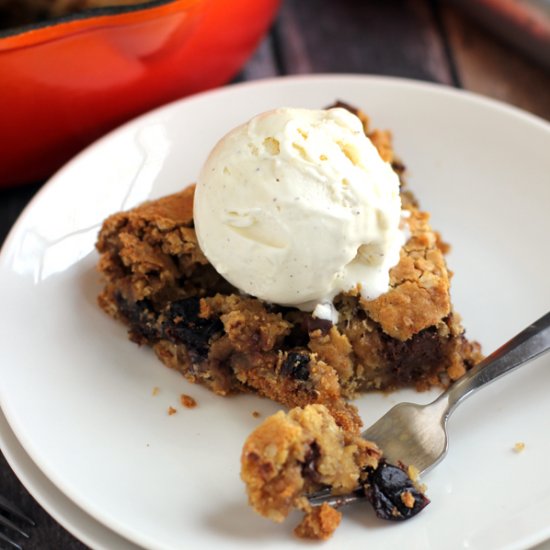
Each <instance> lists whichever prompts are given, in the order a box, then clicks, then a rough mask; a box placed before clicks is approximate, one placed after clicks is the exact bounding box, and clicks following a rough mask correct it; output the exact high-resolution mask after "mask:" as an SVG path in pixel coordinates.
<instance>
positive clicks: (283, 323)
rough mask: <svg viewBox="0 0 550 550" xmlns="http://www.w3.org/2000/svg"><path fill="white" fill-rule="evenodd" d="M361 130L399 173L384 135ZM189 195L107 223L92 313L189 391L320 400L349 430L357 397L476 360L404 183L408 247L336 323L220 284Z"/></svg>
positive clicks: (433, 244) (424, 217)
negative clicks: (96, 307) (99, 311)
mask: <svg viewBox="0 0 550 550" xmlns="http://www.w3.org/2000/svg"><path fill="white" fill-rule="evenodd" d="M359 115H360V116H361V117H362V119H363V122H364V124H365V125H367V123H368V122H367V119H366V118H365V117H364V115H362V113H359ZM366 131H367V132H368V130H366ZM368 133H369V136H370V137H371V139H372V140H373V142H374V143H375V145H376V146H377V147H378V148H379V150H380V153H381V154H382V155H383V156H384V158H385V159H386V160H388V161H390V162H392V165H393V166H394V169H395V170H396V171H397V172H398V173H401V172H402V170H403V167H402V164H401V163H400V162H399V161H398V160H396V159H395V158H394V155H393V149H392V148H391V136H390V135H389V133H387V132H386V133H384V132H379V131H374V132H368ZM193 193H194V187H193V186H190V187H188V188H186V189H185V190H183V191H181V192H179V193H176V194H173V195H170V196H167V197H164V198H161V199H158V200H155V201H151V202H148V203H145V204H143V205H141V206H138V207H137V208H134V209H133V210H130V211H128V212H119V213H117V214H114V215H112V216H111V217H109V218H108V219H107V220H106V221H105V222H104V224H103V227H102V228H101V231H100V233H99V238H98V241H97V249H98V251H99V253H100V255H101V257H100V261H99V271H100V272H101V274H102V277H103V280H104V283H105V284H104V288H103V291H102V292H101V294H100V296H99V304H100V306H101V307H102V308H103V309H104V310H105V311H106V312H107V313H108V314H109V315H111V316H112V317H114V318H116V319H118V320H120V321H122V322H123V323H125V324H126V325H127V326H128V329H129V335H130V338H131V339H132V340H134V341H135V342H137V343H138V344H147V345H150V346H151V347H152V348H153V349H154V351H155V352H156V354H157V355H158V357H159V358H160V359H161V361H162V362H163V363H165V364H166V365H167V366H169V367H171V368H174V369H176V370H178V371H180V372H181V373H182V374H183V375H184V376H185V377H186V378H187V379H189V380H191V381H192V382H198V383H201V384H204V385H206V386H207V387H209V388H210V389H212V390H213V391H214V392H216V393H218V394H220V395H227V394H229V393H234V392H243V391H249V392H256V393H259V394H260V395H263V396H266V397H269V398H271V399H273V400H275V401H278V402H279V403H282V404H283V405H285V406H287V407H294V406H305V405H307V404H311V403H322V404H325V405H326V406H327V407H328V408H329V409H330V411H331V413H332V414H333V415H334V416H335V418H336V419H337V422H338V423H339V424H340V425H342V426H344V427H346V428H347V429H350V428H351V427H353V426H358V425H360V420H359V418H358V416H357V413H356V410H355V408H354V407H353V406H352V405H349V404H348V403H347V402H346V399H349V398H352V397H354V396H355V395H356V394H357V393H358V392H363V391H367V390H372V389H379V390H380V389H381V390H391V389H395V388H399V387H403V386H414V387H417V388H418V389H425V388H428V387H430V386H433V385H442V386H446V385H448V384H449V383H450V381H452V380H455V379H457V378H458V377H460V376H461V375H462V374H463V373H464V372H465V371H466V370H467V369H468V368H470V367H471V366H473V365H474V364H475V363H476V362H477V361H479V359H480V358H481V355H480V351H479V346H478V345H477V344H476V343H473V342H469V341H468V340H467V339H466V338H465V336H464V329H463V327H462V325H461V323H460V318H459V317H458V316H457V314H456V313H454V311H453V309H452V305H451V300H450V294H449V284H450V274H449V272H448V270H447V267H446V264H445V259H444V254H443V253H444V251H445V245H444V244H443V243H442V241H441V240H440V238H439V236H438V234H437V233H435V232H434V231H433V230H432V228H431V227H430V224H429V215H428V214H427V213H425V212H422V211H421V210H420V209H419V208H418V206H417V204H416V202H415V200H414V198H413V197H412V195H411V194H410V192H408V191H406V189H405V187H404V186H402V193H401V194H402V202H403V208H404V209H405V211H406V212H408V214H407V216H408V217H406V218H404V222H405V223H406V225H407V226H408V232H409V234H410V238H409V239H408V241H407V242H406V244H405V245H404V247H403V248H402V250H401V257H400V261H399V263H398V264H397V265H396V266H395V267H394V268H393V269H392V270H391V272H390V289H389V291H388V292H387V293H385V294H383V295H382V296H380V297H379V298H377V299H376V300H371V301H365V300H363V299H362V298H361V297H360V296H359V295H358V293H357V292H349V293H345V294H341V295H339V296H338V297H337V298H336V299H335V302H334V304H335V307H336V309H337V310H338V313H339V320H338V323H337V324H332V323H331V322H329V321H325V320H319V319H315V318H313V317H312V316H311V314H310V313H305V312H302V311H299V310H297V309H295V308H289V307H281V306H277V305H274V304H270V303H266V302H264V301H262V300H259V299H256V298H253V297H249V296H244V295H242V294H241V293H240V292H239V291H238V290H237V289H235V288H233V287H232V286H231V285H230V284H229V283H228V282H227V281H225V280H224V279H223V278H222V277H221V276H220V275H218V273H217V272H216V271H215V269H214V268H213V267H212V266H211V265H210V264H209V262H208V260H207V259H206V257H205V256H204V254H203V253H202V251H201V250H200V248H199V246H198V243H197V238H196V235H195V231H194V227H193Z"/></svg>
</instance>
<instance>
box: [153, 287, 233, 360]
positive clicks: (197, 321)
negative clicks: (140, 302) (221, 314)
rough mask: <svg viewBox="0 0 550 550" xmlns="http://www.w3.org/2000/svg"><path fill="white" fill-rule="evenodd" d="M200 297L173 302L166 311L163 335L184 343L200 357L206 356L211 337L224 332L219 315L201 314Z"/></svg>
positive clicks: (175, 341) (173, 340)
mask: <svg viewBox="0 0 550 550" xmlns="http://www.w3.org/2000/svg"><path fill="white" fill-rule="evenodd" d="M199 313H200V299H199V298H198V297H197V296H193V297H191V298H185V299H183V300H177V301H175V302H172V303H171V304H170V305H169V306H168V308H167V309H166V310H165V311H164V321H163V323H162V335H163V336H164V337H165V338H167V339H168V340H170V341H171V342H174V343H183V344H185V345H186V346H187V347H188V348H190V349H191V350H192V351H194V352H195V353H197V354H198V355H199V356H200V357H203V358H204V357H206V356H207V355H208V350H209V349H210V345H209V342H210V339H211V338H212V337H214V336H216V335H218V334H220V333H221V332H223V324H222V322H221V321H220V319H219V318H218V317H210V318H208V319H205V318H203V317H200V316H199Z"/></svg>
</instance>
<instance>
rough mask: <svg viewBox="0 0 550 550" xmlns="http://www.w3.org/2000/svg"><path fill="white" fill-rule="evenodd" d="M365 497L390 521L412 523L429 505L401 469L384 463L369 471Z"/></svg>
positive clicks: (376, 510) (379, 513)
mask: <svg viewBox="0 0 550 550" xmlns="http://www.w3.org/2000/svg"><path fill="white" fill-rule="evenodd" d="M365 495H366V496H367V498H368V500H369V501H370V502H371V504H372V506H373V507H374V511H375V513H376V515H377V516H378V517H379V518H381V519H387V520H391V521H403V520H405V519H409V518H411V517H413V516H415V515H416V514H418V512H420V511H421V510H422V509H423V508H424V507H425V506H427V505H428V504H429V503H430V501H429V500H428V498H427V497H426V496H425V495H424V494H422V493H421V492H420V491H419V490H418V489H417V488H416V487H415V485H414V483H413V481H412V480H411V478H410V477H409V476H408V475H407V473H406V472H405V471H404V470H403V469H402V468H399V467H398V466H393V465H392V464H388V463H387V462H384V461H382V462H380V464H379V465H378V468H376V469H372V468H370V469H369V470H368V476H367V482H366V484H365Z"/></svg>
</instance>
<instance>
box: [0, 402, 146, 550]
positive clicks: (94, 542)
mask: <svg viewBox="0 0 550 550" xmlns="http://www.w3.org/2000/svg"><path fill="white" fill-rule="evenodd" d="M0 447H1V448H2V453H3V454H4V456H5V457H6V460H7V461H8V462H9V464H10V466H11V467H12V469H13V471H14V472H15V473H16V474H17V477H18V478H19V479H20V480H21V482H22V483H24V485H25V487H26V488H27V489H28V490H29V492H30V493H31V494H32V496H33V497H34V498H35V499H36V500H37V501H38V502H39V503H40V504H41V505H42V506H43V507H44V508H45V509H46V510H47V511H48V513H49V514H50V515H51V516H53V517H54V518H55V519H56V520H57V521H58V522H59V523H61V525H63V526H64V527H65V528H66V529H67V530H68V531H70V532H71V533H72V534H73V535H74V536H75V537H78V539H79V540H81V541H82V542H83V543H85V544H87V545H88V546H90V547H93V548H95V549H96V550H139V548H140V547H138V546H136V545H135V544H132V543H131V542H129V541H127V540H126V539H123V538H122V537H120V536H119V535H117V534H116V533H114V532H113V531H111V530H110V529H108V528H107V527H105V526H104V525H103V524H102V523H99V522H98V521H96V520H95V519H93V518H92V517H91V516H89V515H88V514H86V513H85V512H84V511H82V510H81V509H80V508H78V506H76V505H75V504H74V502H73V501H72V500H69V499H68V498H67V497H66V496H65V495H64V494H63V493H62V492H61V491H60V490H59V489H57V487H56V486H55V485H54V484H53V483H52V482H51V481H50V480H49V479H48V478H47V477H46V476H45V475H44V474H43V473H42V471H41V470H40V469H39V468H38V467H37V466H36V464H35V463H34V462H33V461H32V460H31V458H30V457H29V455H28V454H27V453H26V452H25V450H24V449H23V447H21V444H20V443H19V441H18V440H17V438H16V437H15V435H14V433H13V431H12V429H11V428H10V426H9V424H8V422H7V420H6V418H5V417H4V414H3V413H2V411H1V410H0ZM31 532H32V530H31Z"/></svg>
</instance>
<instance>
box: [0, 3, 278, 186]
mask: <svg viewBox="0 0 550 550" xmlns="http://www.w3.org/2000/svg"><path fill="white" fill-rule="evenodd" d="M278 5H279V0H157V1H153V2H149V3H144V4H139V5H136V6H125V7H121V6H119V7H112V8H103V9H97V10H90V11H87V12H82V13H80V14H76V15H72V16H68V17H64V18H61V19H57V20H52V21H45V22H42V23H38V24H35V25H31V26H26V27H23V28H21V29H18V30H13V31H11V30H10V31H7V32H6V31H4V32H2V33H0V131H1V139H0V141H1V146H0V186H7V185H13V184H17V183H25V182H31V181H36V180H40V179H44V178H46V177H47V176H49V175H50V174H52V173H53V172H54V171H55V170H56V169H57V168H59V167H60V166H61V165H62V164H63V163H64V162H66V161H67V160H68V159H69V158H70V157H71V156H72V155H74V154H75V153H76V152H78V151H79V150H80V149H82V148H83V147H84V146H85V145H87V144H88V143H90V142H92V141H93V140H95V139H96V138H98V137H99V136H101V135H102V134H104V133H105V132H107V131H108V130H110V129H112V128H114V127H116V126H117V125H119V124H120V123H122V122H124V121H126V120H128V119H130V118H132V117H134V116H136V115H138V114H140V113H142V112H144V111H147V110H148V109H151V108H152V107H156V106H158V105H161V104H162V103H166V102H167V101H171V100H174V99H177V98H179V97H183V96H185V95H188V94H192V93H195V92H198V91H201V90H206V89H208V88H212V87H215V86H219V85H221V84H224V83H226V82H227V81H228V80H229V79H230V78H231V77H233V76H234V75H235V74H236V73H237V72H238V70H239V69H240V68H241V67H242V65H243V64H244V62H245V61H246V59H247V58H248V56H249V55H250V54H251V53H252V52H253V50H254V49H255V47H256V46H257V45H258V42H259V40H260V38H261V37H262V36H263V34H264V33H265V32H266V30H267V28H268V27H269V24H270V23H271V21H272V19H273V17H274V15H275V13H276V10H277V7H278ZM75 183H76V182H75Z"/></svg>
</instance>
